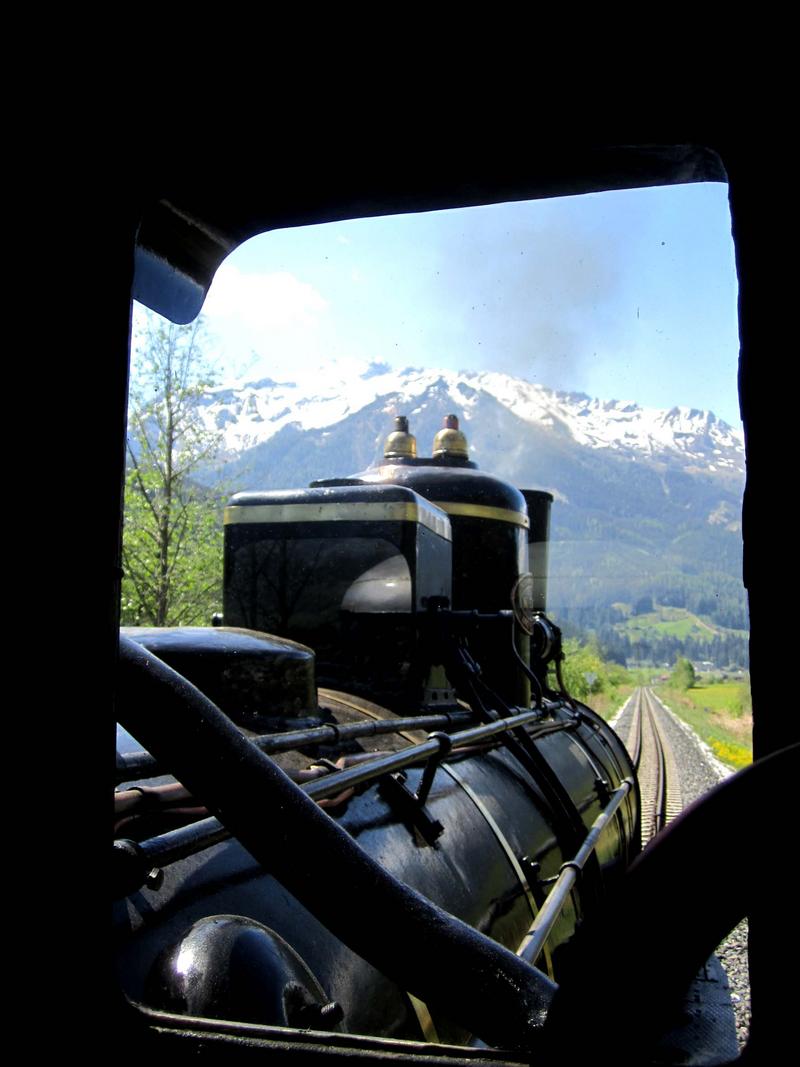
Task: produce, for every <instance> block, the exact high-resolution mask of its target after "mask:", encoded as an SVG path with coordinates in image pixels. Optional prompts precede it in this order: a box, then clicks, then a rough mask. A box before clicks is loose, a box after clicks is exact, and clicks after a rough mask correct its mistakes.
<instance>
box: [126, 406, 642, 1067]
mask: <svg viewBox="0 0 800 1067" xmlns="http://www.w3.org/2000/svg"><path fill="white" fill-rule="evenodd" d="M433 452H434V454H433V456H432V457H430V458H424V457H419V456H417V449H416V442H415V441H414V438H413V436H412V435H411V434H410V432H409V427H408V423H407V420H405V419H404V418H402V417H401V418H399V419H397V420H396V426H395V430H394V432H393V433H392V434H390V435H389V437H388V439H387V443H386V452H385V462H384V464H383V465H382V466H381V467H379V468H377V469H375V470H370V471H366V472H363V473H362V474H359V475H356V476H354V477H350V478H343V479H340V480H332V481H325V482H318V483H314V484H313V485H312V486H311V487H309V488H308V489H304V490H297V491H288V492H268V493H241V494H238V495H237V496H235V497H234V498H233V499H232V501H231V502H230V505H229V507H228V508H227V509H226V515H225V522H226V527H225V594H224V616H223V622H224V625H222V626H219V627H215V628H211V629H201V628H198V629H175V630H166V631H137V630H129V631H124V633H125V639H124V640H123V646H122V648H123V663H124V664H127V665H129V666H130V672H129V678H130V680H131V685H130V692H129V700H130V702H131V704H135V702H136V700H137V699H145V698H146V696H145V694H147V695H148V696H147V698H148V699H158V698H160V696H156V695H155V694H159V695H161V696H163V699H164V701H165V715H175V716H176V717H179V716H180V714H181V705H182V703H185V702H186V701H187V699H190V700H197V701H200V700H202V697H201V696H200V694H199V693H198V694H197V695H196V697H194V696H191V697H188V698H187V694H186V692H185V691H184V689H183V688H182V689H181V700H180V701H179V700H177V699H176V700H174V701H173V700H172V699H171V697H170V695H169V693H170V686H174V687H180V686H184V687H185V683H182V682H180V680H179V681H178V682H176V681H175V678H176V677H177V676H175V675H172V673H171V671H170V669H169V667H168V666H165V665H164V664H169V665H172V666H173V667H175V669H176V670H178V671H179V672H180V674H181V675H182V676H183V677H184V678H188V679H189V680H190V681H191V682H193V683H194V684H195V685H196V686H197V687H198V689H200V690H202V691H203V692H205V693H207V694H208V695H209V696H210V697H211V698H212V699H213V700H214V702H215V703H216V704H217V705H218V707H219V708H220V709H221V710H222V711H223V712H225V713H227V715H228V716H229V717H230V718H231V719H232V720H233V721H234V722H235V723H237V725H238V727H239V728H240V729H241V730H242V731H243V732H244V733H246V734H247V735H248V736H251V737H253V738H254V739H255V741H256V744H257V745H258V747H259V748H260V749H261V750H262V752H265V753H267V754H269V755H270V757H271V758H272V759H273V760H274V761H275V763H276V764H277V765H278V766H279V767H280V768H282V772H283V773H280V772H278V771H277V770H274V769H273V770H270V771H269V774H268V777H269V778H270V781H271V783H272V784H271V785H270V786H269V789H270V792H269V794H268V795H265V796H261V795H260V794H259V796H258V800H257V803H258V811H257V812H254V813H252V814H253V815H254V816H255V818H256V821H261V822H263V824H264V827H265V833H269V834H271V835H272V836H271V840H272V842H273V848H272V852H271V857H272V859H271V861H270V864H269V869H268V870H265V869H264V868H262V867H261V866H260V865H259V864H258V863H256V862H255V861H254V860H253V858H252V857H251V856H250V854H249V853H248V852H247V851H245V849H244V848H243V847H242V846H241V845H240V844H239V843H238V842H237V841H234V840H230V839H226V835H225V832H224V830H223V829H222V828H221V826H220V824H219V823H217V822H216V820H215V819H213V818H203V816H207V815H208V813H207V812H205V811H203V810H199V811H198V810H197V809H196V807H195V806H194V802H193V800H192V799H191V797H190V796H187V793H186V791H185V790H183V789H182V787H181V786H179V785H178V784H177V783H176V782H175V780H174V779H172V778H170V777H168V776H167V774H166V772H168V771H170V770H172V771H175V768H174V767H170V768H167V767H160V766H158V765H157V764H155V761H154V760H152V759H151V757H150V756H149V755H148V753H147V752H146V751H145V749H144V748H143V747H142V746H139V745H138V744H137V742H136V741H134V740H133V739H132V738H131V737H130V736H129V735H122V736H121V738H120V742H119V746H120V752H119V759H118V765H119V767H118V781H119V782H120V785H121V789H120V791H119V793H118V806H119V837H120V840H119V841H118V842H117V858H118V882H119V894H120V897H121V898H123V897H124V898H125V899H120V901H119V903H118V906H117V931H118V960H119V970H120V975H121V979H122V982H123V986H124V988H125V989H126V991H127V992H128V993H129V994H130V995H131V996H132V997H134V998H135V999H137V1000H141V1001H143V1002H144V1003H147V1004H151V1005H153V1006H155V1007H160V1008H167V1009H169V1010H171V1011H175V1012H179V1013H186V1014H193V1015H206V1016H210V1017H212V1018H222V1019H235V1020H241V1021H250V1022H260V1023H266V1024H274V1025H279V1026H291V1027H297V1028H300V1029H305V1028H312V1029H318V1030H333V1029H336V1028H341V1029H344V1030H347V1031H349V1032H350V1033H355V1034H373V1035H385V1036H391V1037H404V1038H418V1039H422V1038H425V1039H428V1040H439V1041H445V1042H450V1043H454V1044H463V1043H467V1042H469V1041H470V1040H471V1038H472V1037H473V1036H477V1037H480V1038H482V1039H484V1040H486V1041H488V1042H490V1043H496V1044H506V1045H509V1046H517V1047H520V1046H523V1045H524V1044H525V1042H526V1039H527V1038H526V1036H525V1035H524V1034H523V1033H522V1031H523V1030H526V1028H529V1027H531V1026H534V1025H535V1024H536V1023H537V1020H538V1021H541V1018H542V1017H543V1013H544V1012H545V1010H546V1006H547V1002H548V998H549V995H550V991H551V990H552V985H551V983H550V981H549V979H556V980H558V979H559V978H560V976H562V975H563V974H565V973H567V972H568V970H569V962H570V951H569V946H570V942H571V938H572V936H573V934H574V932H575V929H576V926H577V924H578V923H579V922H580V920H581V919H582V918H583V917H584V916H587V915H589V914H590V913H591V912H593V911H594V910H595V909H597V908H599V907H601V906H602V902H603V900H604V898H605V897H606V896H607V895H608V894H609V893H613V891H614V887H615V884H616V882H617V881H618V879H619V877H620V876H621V874H622V872H623V871H624V869H625V868H626V866H627V864H628V863H629V861H630V859H631V858H632V856H633V854H634V853H635V851H636V850H637V848H638V844H637V843H638V823H639V811H638V795H637V791H636V787H635V782H634V772H633V767H632V766H631V763H630V759H629V757H628V755H627V753H626V751H625V749H624V747H623V745H622V744H621V743H620V741H619V740H618V739H617V737H616V736H615V734H614V733H613V731H612V730H611V729H610V728H609V727H608V726H607V725H606V724H605V723H604V722H603V721H602V720H601V719H599V718H598V717H597V716H596V715H595V714H594V713H593V712H591V711H590V710H589V709H588V708H586V707H584V706H582V705H580V704H577V703H576V702H574V701H573V700H572V699H571V698H570V697H569V695H568V694H566V693H565V692H563V690H562V689H561V687H560V686H559V688H558V689H556V688H553V685H552V681H551V677H550V675H549V674H548V666H549V665H550V664H552V663H557V662H558V661H559V659H560V656H561V650H560V640H559V632H558V629H557V627H556V626H555V625H554V624H553V623H552V622H550V621H549V620H548V619H547V618H546V616H545V615H544V608H545V602H544V598H545V581H546V541H547V526H548V522H549V507H550V502H551V498H550V497H549V495H548V494H546V493H537V492H535V491H531V492H526V493H524V494H523V493H522V492H520V491H519V490H517V489H515V488H514V487H513V486H511V485H509V484H508V483H506V482H503V481H501V480H500V479H497V478H493V477H491V476H489V475H487V474H484V473H483V472H480V471H478V469H477V468H476V466H475V464H474V463H473V462H471V461H470V460H469V457H468V447H467V442H466V439H465V437H464V435H463V433H462V432H461V430H460V429H459V428H458V422H457V419H456V418H455V416H447V417H446V419H445V425H444V427H443V430H442V431H441V432H440V433H439V434H438V435H437V438H436V441H435V444H434V450H433ZM531 537H533V551H532V552H531V549H530V545H529V539H530V538H531ZM531 556H532V557H533V560H534V570H533V574H532V575H531V573H530V569H529V559H530V557H531ZM156 657H157V658H156ZM142 678H145V679H146V682H145V681H142V680H141V679H142ZM167 706H168V707H167ZM132 716H133V717H132V719H131V721H135V714H134V713H132ZM212 720H213V716H212ZM212 720H210V721H212ZM176 721H177V720H176ZM177 729H179V727H178V726H177V725H176V730H177ZM209 729H212V732H213V729H215V727H209ZM133 732H134V733H135V732H136V731H135V729H134V730H133ZM139 740H141V741H142V744H143V746H146V745H147V738H146V737H142V738H140V739H139ZM186 744H187V746H191V745H197V746H198V749H201V748H204V746H206V747H207V749H208V752H209V759H210V760H211V761H213V741H212V742H209V741H208V739H207V738H206V737H205V735H204V733H203V731H200V732H195V733H194V734H193V735H192V737H191V738H188V737H187V739H186ZM247 748H248V751H249V750H250V746H247ZM256 755H259V754H258V753H256ZM249 759H250V756H249V755H247V754H245V753H244V752H243V756H242V776H243V778H244V777H245V775H246V773H247V762H248V760H249ZM178 762H179V763H180V764H181V766H185V767H186V768H187V771H188V773H191V761H190V759H189V755H188V753H187V759H186V761H183V760H182V759H181V758H180V756H179V757H178ZM262 772H263V773H264V774H266V773H267V771H266V769H265V768H262ZM181 774H182V771H181V769H180V767H178V772H177V777H178V778H180V777H181ZM159 775H164V777H161V778H159V777H158V776H159ZM289 779H293V780H294V782H295V783H297V784H298V785H299V786H300V788H301V789H302V791H303V792H304V793H305V794H306V796H302V795H301V794H300V793H299V791H298V789H297V787H296V786H293V785H292V783H291V781H290V780H289ZM186 784H190V783H188V782H184V785H186ZM309 798H311V799H312V800H314V801H316V803H317V806H316V807H315V805H314V804H312V803H311V801H310V800H309ZM319 807H324V808H325V812H326V813H325V814H322V813H321V812H320V811H319ZM198 819H199V821H197V820H198ZM176 821H177V822H179V823H180V824H182V825H179V826H178V827H177V828H176V827H175V822H176ZM601 828H602V833H601V832H600V831H601ZM577 869H581V870H582V872H583V873H582V876H581V878H580V879H579V880H578V881H577V882H574V879H575V870H577ZM573 882H574V884H572V883H573ZM554 887H555V888H554ZM553 889H554V891H553V892H552V893H551V892H550V891H551V890H553ZM463 924H467V925H466V926H464V925H463ZM476 939H477V940H478V941H479V942H480V952H481V954H480V957H478V956H477V955H476V954H473V953H472V948H471V947H470V946H473V943H474V942H475V940H476ZM498 946H502V948H501V947H498ZM478 958H479V959H480V961H481V962H480V964H479V965H477V966H476V965H475V960H476V959H478ZM529 964H534V965H535V967H531V966H528V965H529ZM486 968H489V969H491V970H492V971H493V973H496V974H504V975H505V976H506V977H507V980H508V981H509V982H511V983H513V984H514V988H515V991H516V992H515V994H514V996H509V997H504V998H502V999H498V998H497V996H494V995H489V993H488V992H487V991H486V990H485V989H484V984H485V983H483V981H482V973H481V972H482V969H486ZM496 987H497V983H495V984H494V986H493V988H496ZM524 990H527V993H525V992H521V991H524ZM526 998H527V999H526Z"/></svg>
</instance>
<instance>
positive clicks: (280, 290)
mask: <svg viewBox="0 0 800 1067" xmlns="http://www.w3.org/2000/svg"><path fill="white" fill-rule="evenodd" d="M329 306H330V305H329V303H328V301H327V300H325V298H324V297H323V296H322V295H321V294H320V293H319V292H318V291H317V290H316V289H315V288H314V286H313V285H309V283H308V282H303V281H301V280H300V279H299V278H297V277H296V276H295V275H294V274H290V273H289V272H288V271H273V272H271V273H267V274H247V273H244V272H243V271H241V270H239V269H238V267H235V266H233V265H232V264H231V265H226V264H223V265H222V266H221V267H220V269H219V270H218V271H217V273H216V276H215V277H214V281H213V283H212V285H211V288H210V289H209V292H208V296H207V297H206V302H205V304H204V306H203V314H204V315H207V316H208V317H209V318H210V319H213V318H215V317H217V316H220V317H225V318H235V319H237V320H238V321H239V322H240V323H241V324H243V325H245V326H248V327H250V328H251V329H255V330H265V329H267V330H274V329H280V328H282V327H287V326H294V325H298V324H302V323H307V322H309V321H313V320H315V319H316V318H317V317H318V316H320V315H322V314H324V312H325V311H327V309H328V307H329Z"/></svg>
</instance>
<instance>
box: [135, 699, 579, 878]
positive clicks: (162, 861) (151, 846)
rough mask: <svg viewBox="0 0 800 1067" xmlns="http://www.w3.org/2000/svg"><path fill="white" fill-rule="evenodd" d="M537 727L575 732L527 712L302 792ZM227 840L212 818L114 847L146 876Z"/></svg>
mask: <svg viewBox="0 0 800 1067" xmlns="http://www.w3.org/2000/svg"><path fill="white" fill-rule="evenodd" d="M536 722H538V723H539V725H538V727H537V728H535V729H534V730H532V731H531V734H530V736H531V737H532V738H537V737H543V736H546V735H547V734H551V733H558V732H560V731H562V730H570V729H574V726H575V724H574V722H573V721H572V720H570V721H567V722H563V721H561V722H550V723H541V713H540V712H538V711H527V712H524V713H523V714H521V715H514V716H510V717H508V718H505V719H499V720H497V721H495V722H491V723H486V724H485V725H482V726H475V727H472V728H470V729H467V730H462V731H460V732H459V733H455V734H450V735H447V734H445V735H443V736H440V737H431V738H429V739H428V740H427V741H423V742H421V743H420V744H417V745H412V746H410V747H409V748H406V749H403V750H402V751H401V752H392V753H388V754H387V755H385V756H380V757H378V758H377V759H374V760H369V761H367V762H364V763H360V764H358V765H357V766H355V767H348V768H346V769H344V770H342V771H337V772H334V773H332V774H329V775H325V777H323V778H318V779H316V780H315V781H313V782H307V783H305V784H304V785H302V786H300V788H301V789H302V790H303V792H304V793H306V795H307V796H309V797H310V798H311V799H312V800H317V801H319V800H325V799H327V798H329V797H333V796H337V795H338V794H339V793H341V792H343V791H344V790H346V789H349V788H354V787H355V786H358V785H363V784H364V783H366V782H369V781H372V780H373V779H376V778H380V777H383V776H384V775H386V774H391V773H393V772H395V771H398V770H403V769H404V768H406V767H410V766H412V765H413V764H415V763H420V762H424V761H425V760H428V759H430V758H431V757H434V758H435V757H442V756H443V755H444V754H445V753H444V750H445V748H447V749H448V750H449V752H450V754H455V752H456V751H457V750H458V749H460V748H463V747H465V746H466V745H469V744H471V743H472V742H474V741H481V740H484V739H487V738H491V737H494V736H497V735H501V734H504V733H506V732H508V731H509V730H513V729H516V728H519V727H522V726H527V725H530V724H532V723H536ZM445 739H446V740H445ZM448 742H449V743H448ZM228 837H230V834H229V832H228V831H227V830H226V829H225V827H224V826H223V825H222V823H221V822H220V821H219V820H218V819H216V818H214V817H213V816H212V817H209V818H207V819H201V820H200V821H199V822H195V823H190V824H188V825H187V826H181V827H179V828H178V829H175V830H170V831H168V832H167V833H164V834H160V835H158V836H157V837H153V838H150V839H148V840H146V841H142V842H138V843H137V842H132V841H127V840H120V841H117V842H115V846H116V847H117V848H118V850H119V851H122V852H125V853H127V854H128V855H129V856H131V857H133V856H134V855H135V856H136V858H137V861H138V865H139V866H140V868H141V869H142V870H143V871H144V872H148V871H151V870H153V869H155V868H159V867H166V866H168V865H169V864H170V863H175V862H176V861H178V860H181V859H185V858H186V857H187V856H191V855H194V854H196V853H198V852H202V851H203V850H204V849H206V848H209V847H211V846H212V845H215V844H218V843H219V842H220V841H224V840H226V839H227V838H228Z"/></svg>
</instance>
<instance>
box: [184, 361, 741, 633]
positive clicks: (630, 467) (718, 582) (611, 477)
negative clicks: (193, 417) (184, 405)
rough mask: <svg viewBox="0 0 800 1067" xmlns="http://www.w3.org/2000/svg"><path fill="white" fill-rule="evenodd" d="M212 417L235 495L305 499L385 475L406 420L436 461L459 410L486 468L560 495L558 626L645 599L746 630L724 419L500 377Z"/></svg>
mask: <svg viewBox="0 0 800 1067" xmlns="http://www.w3.org/2000/svg"><path fill="white" fill-rule="evenodd" d="M200 412H201V418H202V419H203V421H204V423H205V425H206V427H207V428H208V429H211V430H214V431H216V432H217V433H218V434H219V435H220V438H221V445H222V450H223V459H224V480H225V482H226V485H227V487H228V488H229V489H230V490H231V491H235V490H240V489H248V490H251V489H255V490H270V489H290V488H302V487H303V486H307V485H308V484H309V482H310V481H312V480H315V479H320V478H335V477H347V476H349V475H352V474H355V473H357V472H359V471H362V470H364V469H365V468H367V467H370V466H375V465H378V464H379V463H380V462H381V458H382V454H383V443H384V441H385V439H386V436H387V434H388V433H389V432H390V431H391V430H392V429H393V421H392V420H393V416H395V415H407V416H408V418H409V421H410V429H411V432H412V433H414V434H415V436H416V437H417V442H418V450H419V454H420V455H423V456H424V455H430V454H431V444H432V442H433V437H434V435H435V433H436V431H437V430H438V429H439V428H440V427H441V425H442V416H443V415H445V414H448V413H449V412H454V413H455V414H457V415H458V416H459V418H460V420H461V426H462V429H463V430H464V431H465V433H466V435H467V439H468V442H469V449H470V457H471V458H472V459H473V460H475V461H476V462H477V463H478V465H479V467H480V468H481V469H482V470H484V471H487V472H489V473H492V474H495V475H497V476H499V477H501V478H505V479H507V480H508V481H510V482H512V483H513V484H515V485H517V486H519V487H520V488H530V489H533V488H538V489H547V490H549V491H550V492H552V493H553V496H554V498H555V504H554V506H553V512H552V523H551V540H552V547H551V555H550V561H551V562H550V573H551V582H550V603H551V604H552V605H553V606H554V608H556V609H557V611H558V614H559V617H561V618H562V619H564V618H568V617H569V618H571V617H580V618H581V619H582V623H581V624H582V625H591V626H596V625H599V624H600V621H599V620H602V619H603V618H605V615H604V613H607V612H608V611H609V610H611V609H612V607H613V605H614V604H615V603H617V602H632V601H633V600H635V599H636V597H638V596H642V595H644V596H652V597H653V598H654V599H655V600H657V601H658V602H659V603H668V604H675V603H685V604H687V605H700V604H702V605H704V607H703V610H704V611H706V612H709V611H711V610H712V607H713V609H714V611H716V616H715V615H714V614H713V611H712V615H711V616H710V617H716V618H717V620H718V621H719V622H720V623H721V624H722V625H725V626H737V627H740V628H742V627H744V626H746V622H745V618H746V609H745V606H744V595H743V589H742V582H741V567H742V542H741V497H742V489H743V484H744V444H743V438H742V434H741V432H740V431H739V430H736V429H733V428H732V427H730V426H728V425H727V424H726V423H724V422H722V421H721V420H719V419H717V418H716V417H715V416H714V415H713V414H712V413H711V412H708V411H699V410H696V409H693V408H689V407H679V408H673V409H672V410H669V411H657V410H653V409H651V408H645V407H641V406H639V405H638V404H635V403H628V402H620V401H616V400H594V399H591V398H590V397H588V396H585V395H583V394H580V393H564V392H554V391H552V390H550V389H546V388H544V387H543V386H541V385H536V384H532V383H531V382H526V381H523V380H521V379H518V378H512V377H510V376H509V375H506V374H500V373H496V372H492V371H482V372H462V373H458V372H454V371H447V370H419V369H414V368H407V369H406V370H403V371H399V372H398V371H392V370H390V369H389V368H388V367H387V366H386V365H381V364H371V365H369V366H364V365H363V364H362V365H357V364H352V365H350V366H348V367H346V368H345V369H344V370H343V369H342V368H341V366H339V367H323V368H320V369H319V372H318V373H317V374H316V375H314V377H313V379H312V380H311V381H308V380H306V381H299V380H298V381H292V382H287V381H283V382H277V381H274V380H272V379H269V378H264V379H262V380H260V381H251V382H246V383H243V384H242V383H240V384H235V385H229V386H226V387H221V388H217V389H214V390H213V391H211V392H209V393H208V394H207V395H206V396H205V397H204V398H203V401H202V404H201V408H200ZM576 611H578V612H580V611H589V612H594V614H593V615H592V614H590V616H587V617H584V616H575V615H574V613H575V612H576ZM570 612H572V613H573V614H572V615H570ZM587 619H588V620H589V621H587Z"/></svg>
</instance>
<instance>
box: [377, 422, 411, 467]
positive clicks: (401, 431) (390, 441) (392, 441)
mask: <svg viewBox="0 0 800 1067" xmlns="http://www.w3.org/2000/svg"><path fill="white" fill-rule="evenodd" d="M416 454H417V439H416V437H415V436H414V435H413V434H412V433H409V432H408V418H407V417H406V416H405V415H398V416H397V417H396V418H395V420H394V430H393V431H392V432H391V433H390V434H389V436H388V437H387V438H386V443H385V444H384V446H383V458H384V459H400V458H403V457H407V458H410V459H413V458H414V457H415V456H416Z"/></svg>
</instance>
